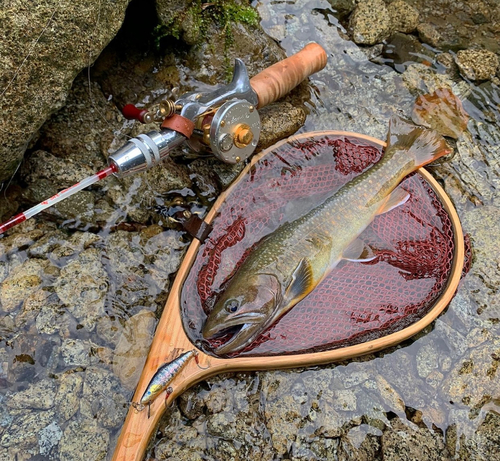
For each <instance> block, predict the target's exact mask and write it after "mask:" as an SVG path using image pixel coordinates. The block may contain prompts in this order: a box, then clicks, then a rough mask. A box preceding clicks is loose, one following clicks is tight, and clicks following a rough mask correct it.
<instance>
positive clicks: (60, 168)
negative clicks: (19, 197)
mask: <svg viewBox="0 0 500 461" xmlns="http://www.w3.org/2000/svg"><path fill="white" fill-rule="evenodd" d="M94 173H95V171H94V170H93V169H92V168H91V167H89V166H87V165H85V164H79V163H76V162H75V161H74V160H72V159H71V158H69V159H67V158H66V159H64V158H58V157H56V156H55V155H53V154H51V153H49V152H46V151H43V150H36V151H35V152H33V154H31V155H30V156H29V158H28V159H27V160H26V162H24V164H23V167H22V169H21V172H20V174H21V178H22V180H23V181H24V182H26V183H28V184H30V183H36V182H37V181H39V180H41V179H46V180H48V181H50V182H51V183H53V184H55V185H56V186H57V187H58V188H59V189H65V188H66V187H70V186H72V185H73V184H76V183H77V182H78V181H80V180H82V179H83V178H85V177H87V176H90V175H92V174H94Z"/></svg>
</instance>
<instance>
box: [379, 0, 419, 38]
mask: <svg viewBox="0 0 500 461" xmlns="http://www.w3.org/2000/svg"><path fill="white" fill-rule="evenodd" d="M387 11H388V13H389V16H390V18H391V23H392V28H393V30H397V31H398V32H403V33H405V34H411V33H412V32H413V31H414V30H415V29H416V28H417V25H418V15H419V14H418V10H417V9H416V8H413V7H412V6H411V5H409V4H408V3H407V2H405V1H403V0H395V1H393V2H391V3H390V4H389V5H388V6H387Z"/></svg>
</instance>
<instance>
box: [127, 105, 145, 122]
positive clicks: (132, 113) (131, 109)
mask: <svg viewBox="0 0 500 461" xmlns="http://www.w3.org/2000/svg"><path fill="white" fill-rule="evenodd" d="M122 114H123V116H124V117H125V118H126V119H127V120H138V121H139V122H141V123H149V122H150V121H151V120H149V118H150V117H148V115H149V112H148V111H147V110H145V109H139V108H138V107H136V106H134V105H133V104H127V105H125V106H124V107H123V109H122Z"/></svg>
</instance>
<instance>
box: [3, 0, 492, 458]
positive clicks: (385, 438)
mask: <svg viewBox="0 0 500 461" xmlns="http://www.w3.org/2000/svg"><path fill="white" fill-rule="evenodd" d="M341 3H343V2H336V1H334V0H331V4H332V5H333V4H339V5H340V4H341ZM346 3H348V2H346ZM412 3H415V2H412ZM436 3H439V5H441V6H442V4H444V3H446V2H436ZM490 3H491V2H490ZM331 4H330V3H329V2H327V1H326V0H325V1H323V0H314V1H278V2H268V1H263V2H258V3H255V6H256V7H257V8H258V10H259V12H260V14H261V16H262V18H263V26H264V27H265V28H266V30H267V31H268V33H269V34H270V35H272V36H273V37H275V38H276V39H277V40H279V41H280V43H281V45H282V46H283V47H284V48H285V49H286V51H287V53H288V54H291V53H293V52H294V51H297V50H298V49H300V48H301V47H302V46H303V45H304V44H305V43H307V42H309V41H312V40H314V41H317V42H318V43H320V44H321V45H322V46H323V47H324V48H325V49H326V50H327V53H328V56H329V62H328V66H327V68H326V69H325V70H324V71H322V72H320V73H319V74H317V75H314V76H313V77H312V78H311V83H312V85H313V88H314V93H313V94H312V97H311V101H310V102H309V103H308V109H309V112H310V113H309V115H308V118H307V121H306V125H305V126H304V127H303V128H302V131H311V130H321V129H335V130H347V131H354V132H360V133H363V134H368V135H372V136H375V137H378V138H381V139H383V138H384V137H385V133H386V131H387V126H388V120H389V118H390V116H391V115H392V114H394V113H396V114H399V115H403V116H406V117H409V115H410V107H411V104H412V103H413V101H414V98H415V95H416V94H417V93H419V92H422V91H423V90H430V91H432V90H434V89H435V88H434V87H433V85H434V86H435V85H438V84H442V83H443V82H446V83H447V84H449V86H450V87H452V89H453V90H454V91H456V92H457V93H458V94H460V95H461V96H462V97H464V98H466V99H465V101H464V106H465V109H466V110H467V111H468V112H469V114H470V115H471V118H472V120H471V121H470V122H469V125H468V129H469V135H468V136H467V137H465V138H464V139H463V140H460V141H459V142H458V143H457V149H456V154H455V156H454V157H453V159H451V160H449V161H445V162H442V163H441V164H440V165H439V166H437V167H433V168H432V171H433V173H434V174H435V175H436V176H437V177H438V178H440V180H441V181H442V183H443V184H444V187H445V188H446V191H447V193H448V194H449V195H450V196H451V198H452V199H453V201H454V203H455V205H456V207H457V210H458V213H459V215H460V217H461V219H462V222H463V225H464V228H465V230H466V232H469V233H470V235H471V240H472V243H473V245H474V250H475V257H474V262H473V266H472V269H471V272H470V274H469V275H468V276H467V277H466V278H465V279H464V280H463V281H462V284H461V286H460V289H459V291H458V293H457V296H456V297H455V298H454V300H453V301H452V303H451V305H450V306H449V308H448V310H447V311H446V313H445V314H443V315H442V316H441V317H440V318H439V319H438V320H437V321H436V322H435V323H434V324H433V325H432V327H430V328H427V329H426V330H424V331H423V332H422V333H421V334H419V335H418V336H417V337H416V338H413V339H412V340H411V341H407V342H406V343H405V344H403V345H401V346H400V347H396V348H393V349H391V350H387V351H384V352H382V353H379V354H377V355H374V356H367V357H364V358H360V359H357V360H353V361H349V362H345V363H342V364H339V365H336V366H335V365H332V366H328V367H319V368H314V369H307V370H294V371H276V372H266V373H253V374H237V375H233V376H222V377H219V378H213V379H211V380H209V381H208V382H206V383H203V384H200V385H199V386H197V387H196V388H195V389H193V390H191V391H188V392H186V393H185V394H184V395H183V396H182V397H181V398H180V399H179V401H178V402H177V404H176V405H174V406H173V407H172V408H171V409H170V410H169V412H168V414H167V416H166V418H165V419H164V421H163V422H162V424H161V425H160V429H159V433H158V438H157V439H156V440H155V443H154V451H153V452H152V455H151V456H154V458H155V459H176V460H182V459H216V460H225V459H249V458H255V459H294V460H299V459H300V460H302V459H381V457H382V453H383V459H404V458H405V457H406V458H414V459H446V458H454V459H494V456H496V450H497V447H498V443H499V440H498V434H499V429H498V428H499V425H500V421H499V417H498V411H499V408H498V399H499V396H500V387H499V386H500V384H499V383H500V381H499V380H498V379H497V378H498V364H499V360H500V342H499V340H498V338H499V331H498V330H499V328H500V327H499V325H500V324H499V322H498V319H499V318H500V308H499V301H500V300H499V293H498V286H499V283H500V266H499V264H500V261H499V260H498V237H496V235H495V234H497V233H496V232H495V231H494V229H496V228H497V226H498V222H500V211H499V202H498V200H499V199H498V190H499V187H500V178H499V176H498V171H500V166H499V158H500V152H499V149H500V147H499V146H500V132H499V128H498V123H499V120H500V117H499V103H500V96H499V91H498V87H497V86H496V85H495V84H494V83H482V84H480V85H476V84H468V83H466V82H464V80H463V79H461V78H460V77H457V76H455V77H452V76H451V74H450V73H449V72H448V69H449V68H448V67H446V66H445V65H444V64H443V62H444V61H437V60H436V61H435V60H434V59H433V58H432V53H434V52H437V51H436V50H430V51H432V53H431V56H429V59H428V60H427V62H426V63H423V61H425V59H419V60H416V61H418V62H419V64H417V65H412V62H411V60H412V57H411V56H412V55H409V56H410V57H409V58H408V59H410V61H408V60H406V59H407V58H404V57H403V58H402V59H403V60H402V63H403V64H402V65H401V66H396V65H394V66H393V67H394V68H396V70H397V71H398V72H401V71H404V73H403V74H402V75H400V74H399V73H398V72H396V71H395V70H394V69H393V67H391V66H390V65H389V64H391V62H390V60H391V58H390V54H389V53H388V51H387V50H386V52H385V54H382V53H380V52H379V51H377V49H372V48H370V49H368V48H364V49H361V48H359V47H358V46H356V45H355V44H353V43H352V42H351V41H350V40H349V39H348V36H347V34H346V33H345V29H344V27H343V26H342V25H341V24H340V23H339V21H338V20H337V18H336V15H335V14H334V12H333V10H332V6H331ZM441 6H440V7H441ZM393 46H396V45H394V44H393ZM397 46H399V45H397ZM393 50H394V48H389V51H393ZM398 56H402V54H401V53H399V54H398ZM376 58H379V59H378V60H377V59H376ZM370 59H372V60H370ZM375 61H376V62H375ZM381 63H382V64H381ZM436 72H437V73H438V75H439V76H440V77H439V78H437V77H436ZM110 119H111V117H110ZM81 150H82V151H83V152H85V148H84V147H82V148H81ZM206 176H207V177H208V176H209V174H208V173H207V174H206ZM162 180H164V178H158V179H157V181H158V183H160V182H161V181H162ZM110 184H111V185H110V186H109V188H110V189H113V187H115V186H116V184H115V183H110ZM129 186H130V188H129V192H130V193H129V194H128V195H127V196H126V197H125V198H124V199H123V206H124V208H126V209H127V212H130V213H132V214H133V213H135V216H139V214H140V213H143V212H144V209H145V208H148V207H154V206H156V205H161V201H160V197H157V199H158V200H157V201H155V200H153V202H154V203H149V202H148V201H147V200H145V199H144V197H143V196H142V195H141V194H140V193H139V192H138V191H140V190H141V189H140V185H139V184H137V183H135V182H131V183H130V185H129ZM183 186H184V185H181V186H179V187H175V188H176V189H177V190H180V189H182V187H183ZM114 193H116V194H118V192H114ZM49 195H50V194H49ZM137 197H139V198H140V200H137ZM147 199H148V200H149V197H147ZM95 206H96V213H97V214H99V215H102V217H103V219H102V220H103V222H107V224H108V225H110V226H112V225H114V224H115V222H117V221H118V219H119V213H120V211H119V210H109V209H107V208H106V206H105V204H104V203H102V202H100V201H97V202H96V203H95ZM113 213H114V214H113ZM162 224H164V223H163V222H162ZM92 230H93V229H92ZM185 245H186V244H185V242H184V241H183V240H182V238H181V237H180V235H179V232H178V231H177V230H175V229H165V228H163V227H160V226H158V225H156V224H154V225H149V226H142V227H141V226H138V227H136V228H131V229H118V230H116V231H113V232H109V231H108V230H105V231H95V232H94V231H93V232H80V231H64V230H61V229H59V228H58V226H57V225H56V224H55V223H52V222H50V221H43V220H39V221H36V222H35V221H33V222H27V223H26V224H25V225H24V226H23V227H22V231H21V232H17V233H14V234H12V235H11V236H9V237H4V238H2V239H1V240H0V247H1V256H0V280H1V281H2V284H1V287H0V301H1V313H0V316H1V317H0V388H1V391H0V459H15V457H16V456H17V459H26V460H28V459H61V460H62V459H64V460H71V459H81V458H82V456H86V457H88V458H89V459H102V458H103V457H105V456H106V453H107V456H108V457H109V456H110V452H111V449H108V446H113V444H114V441H113V440H114V439H113V438H114V437H115V436H116V433H117V432H118V431H119V428H120V427H121V424H122V422H123V418H124V415H125V412H126V410H127V408H128V400H129V399H130V396H131V391H132V389H133V387H134V381H135V380H136V379H137V374H136V373H137V370H140V368H141V367H142V361H143V360H144V356H145V353H146V350H147V347H148V344H149V341H150V333H151V331H152V329H153V327H154V324H155V321H156V319H157V317H158V315H159V313H160V312H161V309H162V306H163V305H164V302H165V293H166V290H167V288H168V286H169V277H170V276H171V274H172V273H173V272H175V270H176V269H177V267H178V264H179V262H180V260H181V258H182V254H183V251H184V248H185ZM120 360H122V361H120ZM118 370H121V371H122V373H121V374H120V372H119V371H118Z"/></svg>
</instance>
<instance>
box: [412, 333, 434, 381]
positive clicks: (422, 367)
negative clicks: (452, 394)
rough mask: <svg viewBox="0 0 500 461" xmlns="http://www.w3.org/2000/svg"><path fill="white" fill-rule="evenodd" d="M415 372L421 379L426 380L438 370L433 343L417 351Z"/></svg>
mask: <svg viewBox="0 0 500 461" xmlns="http://www.w3.org/2000/svg"><path fill="white" fill-rule="evenodd" d="M416 361H417V370H418V375H419V376H420V377H421V378H426V377H427V376H428V375H429V374H430V373H431V372H432V371H434V370H436V369H437V368H438V348H437V347H436V344H434V343H433V342H430V343H427V344H424V345H423V346H422V347H421V348H420V349H419V351H418V353H417V357H416Z"/></svg>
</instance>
